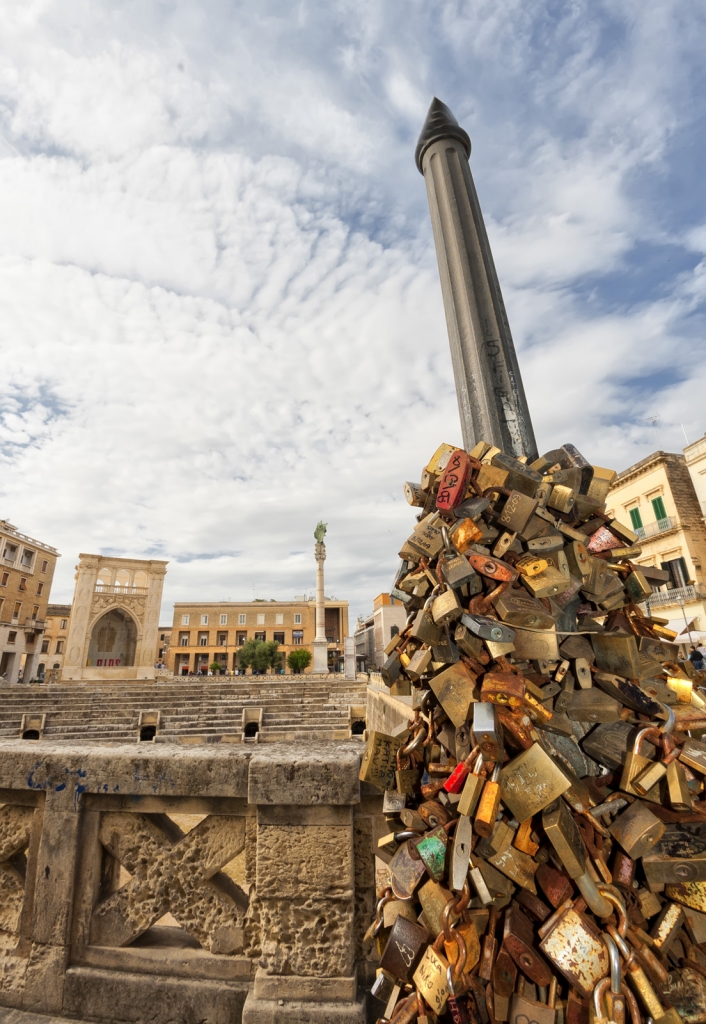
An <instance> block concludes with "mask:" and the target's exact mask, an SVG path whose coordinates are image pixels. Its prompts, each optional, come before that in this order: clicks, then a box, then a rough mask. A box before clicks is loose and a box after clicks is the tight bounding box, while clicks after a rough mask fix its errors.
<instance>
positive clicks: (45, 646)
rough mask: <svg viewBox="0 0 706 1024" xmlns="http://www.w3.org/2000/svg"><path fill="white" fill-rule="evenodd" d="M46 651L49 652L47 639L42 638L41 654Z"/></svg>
mask: <svg viewBox="0 0 706 1024" xmlns="http://www.w3.org/2000/svg"><path fill="white" fill-rule="evenodd" d="M48 653H49V641H48V640H42V654H48Z"/></svg>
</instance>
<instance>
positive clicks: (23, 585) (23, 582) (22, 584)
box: [18, 576, 27, 590]
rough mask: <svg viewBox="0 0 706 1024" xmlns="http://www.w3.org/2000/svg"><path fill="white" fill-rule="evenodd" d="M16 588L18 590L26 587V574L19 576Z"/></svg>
mask: <svg viewBox="0 0 706 1024" xmlns="http://www.w3.org/2000/svg"><path fill="white" fill-rule="evenodd" d="M18 589H19V590H26V589H27V577H26V576H20V585H19V587H18Z"/></svg>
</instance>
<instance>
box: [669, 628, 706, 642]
mask: <svg viewBox="0 0 706 1024" xmlns="http://www.w3.org/2000/svg"><path fill="white" fill-rule="evenodd" d="M690 640H693V642H694V643H697V644H702V643H703V642H704V640H706V632H704V630H702V629H692V630H690V632H689V633H687V631H686V630H685V629H682V631H681V633H679V635H678V636H676V637H675V638H674V640H673V643H675V644H688V643H689V642H690Z"/></svg>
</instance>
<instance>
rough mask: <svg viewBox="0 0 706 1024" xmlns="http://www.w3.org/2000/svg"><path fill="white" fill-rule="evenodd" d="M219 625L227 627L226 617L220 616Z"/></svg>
mask: <svg viewBox="0 0 706 1024" xmlns="http://www.w3.org/2000/svg"><path fill="white" fill-rule="evenodd" d="M221 625H222V626H227V625H228V616H227V615H221Z"/></svg>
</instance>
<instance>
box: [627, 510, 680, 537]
mask: <svg viewBox="0 0 706 1024" xmlns="http://www.w3.org/2000/svg"><path fill="white" fill-rule="evenodd" d="M678 526H679V520H678V519H673V518H672V517H671V516H667V518H666V519H658V520H657V521H656V522H654V523H648V524H647V526H638V527H637V529H636V530H635V533H636V534H637V536H638V537H639V538H640V540H649V538H650V537H656V536H657V534H658V533H666V532H667V530H676V528H677V527H678Z"/></svg>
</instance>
